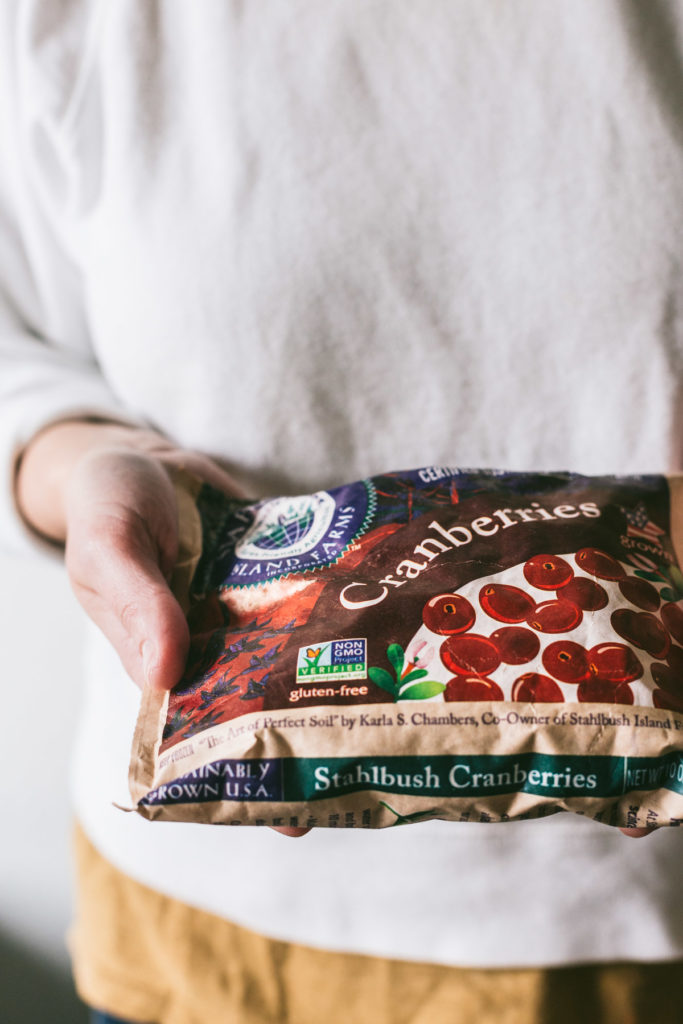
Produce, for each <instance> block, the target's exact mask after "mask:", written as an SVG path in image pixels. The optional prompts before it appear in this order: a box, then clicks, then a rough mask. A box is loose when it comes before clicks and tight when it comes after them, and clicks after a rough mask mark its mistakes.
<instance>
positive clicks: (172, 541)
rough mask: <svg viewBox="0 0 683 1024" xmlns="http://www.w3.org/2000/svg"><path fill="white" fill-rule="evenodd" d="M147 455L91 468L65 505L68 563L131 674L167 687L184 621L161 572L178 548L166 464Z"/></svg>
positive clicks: (180, 649) (185, 634)
mask: <svg viewBox="0 0 683 1024" xmlns="http://www.w3.org/2000/svg"><path fill="white" fill-rule="evenodd" d="M145 461H146V460H143V459H139V458H135V459H130V458H126V459H122V460H120V461H119V460H117V462H116V463H115V464H114V466H112V465H106V466H105V468H106V470H107V472H106V474H105V473H104V472H100V469H101V467H100V466H99V465H98V466H97V467H96V469H97V472H96V473H95V472H93V467H92V466H91V467H90V468H89V472H88V479H87V481H86V483H87V486H85V485H83V486H81V487H80V488H79V490H78V491H77V492H74V497H73V500H72V502H71V506H70V515H69V529H68V532H67V539H66V567H67V571H68V573H69V578H70V582H71V585H72V588H73V590H74V593H75V595H76V597H77V599H78V600H79V602H80V604H81V605H82V606H83V608H84V610H85V612H86V613H87V614H88V615H89V617H90V618H91V619H92V620H93V621H94V622H95V624H96V625H97V626H98V627H99V628H100V629H101V630H102V632H103V633H104V634H105V636H106V637H107V638H108V639H109V640H110V642H111V643H112V644H113V646H114V648H115V650H116V651H117V653H118V655H119V657H120V659H121V661H122V663H123V665H124V667H125V669H126V671H127V672H128V674H129V675H130V676H131V678H132V679H133V680H134V681H135V682H136V683H137V684H138V685H139V686H143V685H145V684H146V685H149V686H152V687H154V688H155V689H170V688H172V687H173V686H175V684H176V683H177V682H178V680H179V679H180V678H181V676H182V673H183V669H184V667H185V661H186V658H187V653H188V648H189V629H188V626H187V621H186V619H185V615H184V614H183V611H182V609H181V607H180V605H179V604H178V602H177V600H176V599H175V597H174V596H173V594H172V593H171V590H170V588H169V586H168V583H167V579H166V575H165V574H169V573H170V570H171V568H172V566H173V564H174V560H175V556H176V552H177V512H176V506H175V496H174V493H173V488H172V485H171V483H170V480H169V479H168V477H167V475H166V473H165V471H164V470H163V469H162V468H161V467H160V466H155V465H152V466H150V465H149V464H148V465H145V464H144V463H145ZM114 470H115V472H114ZM93 494H95V495H96V500H91V496H92V495H93Z"/></svg>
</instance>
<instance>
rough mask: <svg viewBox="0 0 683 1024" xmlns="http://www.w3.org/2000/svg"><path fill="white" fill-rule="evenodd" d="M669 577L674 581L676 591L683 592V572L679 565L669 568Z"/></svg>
mask: <svg viewBox="0 0 683 1024" xmlns="http://www.w3.org/2000/svg"><path fill="white" fill-rule="evenodd" d="M669 576H670V577H671V579H672V580H673V583H674V586H675V587H676V589H677V590H683V572H681V570H680V569H679V568H678V566H677V565H672V566H670V567H669Z"/></svg>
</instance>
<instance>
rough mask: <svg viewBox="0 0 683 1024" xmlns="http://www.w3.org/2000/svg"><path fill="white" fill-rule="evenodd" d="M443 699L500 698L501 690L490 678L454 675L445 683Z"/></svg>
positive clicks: (501, 697) (501, 696) (501, 695)
mask: <svg viewBox="0 0 683 1024" xmlns="http://www.w3.org/2000/svg"><path fill="white" fill-rule="evenodd" d="M443 695H444V699H445V700H502V699H503V691H502V690H501V688H500V686H498V684H497V683H494V682H493V680H492V679H483V678H482V677H481V676H454V677H453V678H452V679H449V681H448V682H447V683H446V689H445V690H444V694H443Z"/></svg>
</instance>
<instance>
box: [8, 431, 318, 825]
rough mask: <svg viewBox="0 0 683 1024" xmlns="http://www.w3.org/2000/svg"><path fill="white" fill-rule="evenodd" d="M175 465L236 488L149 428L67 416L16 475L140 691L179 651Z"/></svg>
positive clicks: (174, 663) (165, 686)
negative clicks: (172, 581)
mask: <svg viewBox="0 0 683 1024" xmlns="http://www.w3.org/2000/svg"><path fill="white" fill-rule="evenodd" d="M181 466H182V467H184V468H185V469H187V470H189V471H190V472H191V473H192V474H193V475H194V476H196V477H198V478H199V479H200V480H203V481H205V482H207V483H210V484H211V485H212V486H214V487H217V488H219V489H221V490H223V491H226V492H227V493H229V494H236V493H239V491H238V489H237V487H236V486H235V483H234V481H233V480H232V479H231V477H230V476H229V475H228V473H226V472H225V470H224V469H223V468H222V467H221V466H219V465H218V464H217V463H216V462H215V461H214V460H212V459H210V458H208V457H207V456H205V455H203V454H200V453H197V452H193V451H187V450H184V449H180V448H178V447H177V446H175V445H173V444H172V443H171V442H170V441H168V440H166V439H165V438H164V437H162V436H160V435H158V434H156V433H154V432H152V431H147V430H138V429H134V428H130V427H123V426H118V425H115V424H110V423H91V422H86V421H75V420H74V421H69V422H63V423H59V424H56V425H55V426H53V427H51V428H48V429H47V430H45V431H43V432H42V433H40V434H39V435H37V437H36V438H35V439H34V440H33V441H32V442H31V444H30V445H29V446H28V448H27V450H26V451H25V453H24V455H23V458H22V461H21V464H20V467H19V472H18V477H17V500H18V503H19V507H20V509H21V511H22V512H23V515H24V516H25V518H26V520H27V521H28V523H29V524H30V525H31V526H32V527H33V528H34V529H35V530H37V531H38V532H39V533H41V534H42V535H44V536H46V537H48V538H50V539H52V540H55V541H58V542H62V543H64V544H65V562H66V569H67V573H68V575H69V580H70V583H71V586H72V588H73V591H74V593H75V595H76V598H77V599H78V601H79V602H80V604H81V605H82V607H83V608H84V610H85V612H86V613H87V615H88V616H89V617H90V618H91V619H92V620H93V622H95V624H96V625H97V626H99V628H100V629H101V630H102V632H103V633H104V634H105V636H106V637H107V638H108V639H109V640H110V642H111V643H112V645H113V646H114V648H115V650H116V652H117V653H118V655H119V657H120V659H121V662H122V663H123V666H124V668H125V669H126V672H127V673H128V675H129V676H130V677H131V679H132V680H133V681H134V682H135V683H137V685H138V686H140V687H141V688H142V687H143V686H145V685H146V686H150V687H152V688H154V689H158V690H170V689H172V688H173V687H174V686H175V685H176V683H177V682H178V681H179V680H180V678H181V676H182V673H183V670H184V667H185V663H186V660H187V655H188V650H189V644H190V636H189V630H188V626H187V621H186V619H185V615H184V614H183V611H182V609H181V607H180V605H179V604H178V602H177V600H176V599H175V597H174V596H173V594H172V593H171V590H170V588H169V585H168V580H169V578H170V575H171V571H172V569H173V566H174V564H175V561H176V557H177V553H178V508H177V502H176V495H175V490H174V487H173V484H172V482H171V477H170V475H169V472H168V470H169V469H170V468H171V467H181ZM277 831H280V832H283V833H284V834H286V835H303V834H304V833H305V832H306V831H308V830H307V829H288V828H279V829H278V830H277Z"/></svg>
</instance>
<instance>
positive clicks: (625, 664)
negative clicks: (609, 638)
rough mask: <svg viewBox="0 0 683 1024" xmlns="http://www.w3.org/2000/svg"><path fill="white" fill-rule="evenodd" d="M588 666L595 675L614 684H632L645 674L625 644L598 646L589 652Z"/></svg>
mask: <svg viewBox="0 0 683 1024" xmlns="http://www.w3.org/2000/svg"><path fill="white" fill-rule="evenodd" d="M588 665H589V668H590V670H591V672H592V673H593V675H595V676H599V677H600V678H601V679H607V680H609V681H610V682H612V683H630V682H631V681H632V680H633V679H640V677H641V676H642V674H643V666H642V665H641V664H640V662H639V661H638V659H637V658H636V656H635V654H634V653H633V651H632V650H631V648H630V647H627V646H626V645H625V644H613V643H606V644H596V646H595V647H591V649H590V651H589V652H588Z"/></svg>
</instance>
